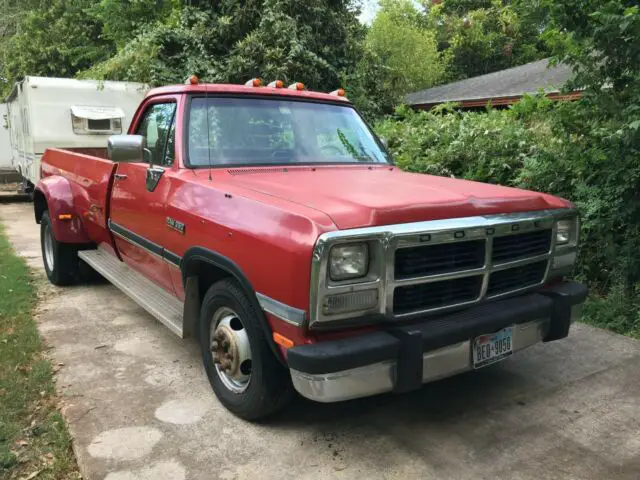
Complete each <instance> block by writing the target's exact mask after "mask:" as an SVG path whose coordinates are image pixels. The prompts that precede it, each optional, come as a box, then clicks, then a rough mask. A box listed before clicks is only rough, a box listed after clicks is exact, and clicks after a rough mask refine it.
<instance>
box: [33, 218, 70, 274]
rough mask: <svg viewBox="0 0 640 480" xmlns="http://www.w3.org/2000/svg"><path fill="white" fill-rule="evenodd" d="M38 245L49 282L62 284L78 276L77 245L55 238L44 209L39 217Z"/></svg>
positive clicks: (49, 219)
mask: <svg viewBox="0 0 640 480" xmlns="http://www.w3.org/2000/svg"><path fill="white" fill-rule="evenodd" d="M40 246H41V247H42V259H43V261H44V270H45V272H46V273H47V278H48V279H49V281H50V282H51V283H53V284H54V285H58V286H64V285H69V284H71V283H73V282H74V281H75V280H76V279H77V278H78V249H77V246H76V245H74V244H70V243H62V242H58V241H57V240H56V238H55V235H54V234H53V226H52V224H51V217H50V216H49V212H48V211H45V212H44V213H43V214H42V218H41V219H40Z"/></svg>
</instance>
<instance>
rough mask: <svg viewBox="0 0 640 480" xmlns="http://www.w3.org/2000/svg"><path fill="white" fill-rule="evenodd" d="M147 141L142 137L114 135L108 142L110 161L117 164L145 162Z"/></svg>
mask: <svg viewBox="0 0 640 480" xmlns="http://www.w3.org/2000/svg"><path fill="white" fill-rule="evenodd" d="M145 150H147V140H146V138H145V137H143V136H142V135H112V136H110V137H109V140H108V142H107V152H108V154H109V159H110V160H111V161H112V162H116V163H137V162H144V161H145Z"/></svg>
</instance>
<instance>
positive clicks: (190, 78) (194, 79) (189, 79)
mask: <svg viewBox="0 0 640 480" xmlns="http://www.w3.org/2000/svg"><path fill="white" fill-rule="evenodd" d="M184 83H185V85H197V84H198V83H200V79H199V78H198V77H196V76H195V75H189V76H188V77H187V80H186V81H185V82H184Z"/></svg>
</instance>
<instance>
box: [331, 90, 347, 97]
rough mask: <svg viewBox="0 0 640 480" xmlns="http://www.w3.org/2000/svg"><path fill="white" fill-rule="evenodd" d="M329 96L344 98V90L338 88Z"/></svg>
mask: <svg viewBox="0 0 640 480" xmlns="http://www.w3.org/2000/svg"><path fill="white" fill-rule="evenodd" d="M329 95H337V96H339V97H344V88H339V89H337V90H334V91H333V92H331V93H330V94H329Z"/></svg>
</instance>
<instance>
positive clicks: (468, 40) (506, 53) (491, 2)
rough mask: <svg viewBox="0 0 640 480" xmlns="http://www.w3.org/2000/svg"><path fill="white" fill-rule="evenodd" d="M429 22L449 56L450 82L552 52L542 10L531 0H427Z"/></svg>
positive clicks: (426, 7) (426, 8) (448, 77)
mask: <svg viewBox="0 0 640 480" xmlns="http://www.w3.org/2000/svg"><path fill="white" fill-rule="evenodd" d="M424 3H425V10H426V11H427V12H428V25H429V27H428V28H430V29H433V30H434V31H435V32H436V35H437V39H438V46H439V49H440V50H441V51H442V52H444V55H445V57H446V58H447V60H448V69H447V74H446V80H447V81H455V80H460V79H463V78H470V77H475V76H477V75H483V74H485V73H491V72H495V71H498V70H503V69H505V68H509V67H514V66H518V65H522V64H524V63H527V62H531V61H534V60H538V59H541V58H544V57H545V56H548V49H547V48H546V45H545V43H544V42H543V41H542V40H541V39H540V31H541V29H543V28H544V24H542V22H541V19H540V18H539V16H536V14H538V13H539V12H540V10H539V9H537V8H536V7H534V6H532V5H531V2H527V1H525V0H507V1H502V0H445V1H443V2H424Z"/></svg>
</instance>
